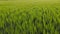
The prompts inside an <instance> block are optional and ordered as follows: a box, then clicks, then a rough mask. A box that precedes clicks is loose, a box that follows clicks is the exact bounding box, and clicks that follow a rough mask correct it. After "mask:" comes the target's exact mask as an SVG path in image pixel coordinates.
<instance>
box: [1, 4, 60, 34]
mask: <svg viewBox="0 0 60 34" xmlns="http://www.w3.org/2000/svg"><path fill="white" fill-rule="evenodd" d="M0 34H60V7H59V6H55V5H54V6H46V7H45V6H41V7H39V6H36V5H35V6H32V7H28V6H27V7H9V6H7V7H6V6H5V7H4V6H2V7H0Z"/></svg>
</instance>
